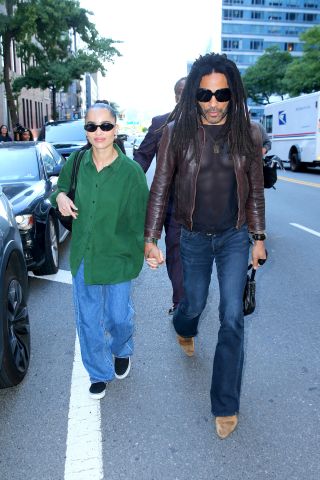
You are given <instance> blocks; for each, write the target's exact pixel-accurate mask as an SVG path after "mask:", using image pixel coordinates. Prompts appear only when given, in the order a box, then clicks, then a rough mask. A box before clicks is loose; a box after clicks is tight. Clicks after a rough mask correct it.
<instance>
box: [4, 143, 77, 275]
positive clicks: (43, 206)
mask: <svg viewBox="0 0 320 480" xmlns="http://www.w3.org/2000/svg"><path fill="white" fill-rule="evenodd" d="M64 163H65V159H64V158H63V157H62V156H61V155H60V154H59V153H58V152H57V151H56V150H55V149H54V147H53V146H52V145H50V144H49V143H47V142H7V143H3V144H0V185H1V186H2V189H3V191H4V193H5V194H6V195H7V197H8V198H9V200H10V202H11V204H12V208H13V211H14V215H15V218H16V222H17V224H18V228H19V231H20V235H21V239H22V245H23V250H24V255H25V260H26V264H27V267H28V270H32V271H33V272H34V274H36V275H48V274H52V273H56V272H57V271H58V268H59V248H58V246H59V242H61V241H63V240H64V239H65V238H66V236H67V234H68V231H67V230H65V229H64V228H63V226H62V225H61V224H60V222H59V221H58V219H57V217H56V215H55V210H54V208H53V207H52V205H51V203H50V201H49V196H50V195H51V194H52V193H53V192H54V191H55V190H56V188H57V181H58V175H59V173H60V170H61V168H62V166H63V165H64Z"/></svg>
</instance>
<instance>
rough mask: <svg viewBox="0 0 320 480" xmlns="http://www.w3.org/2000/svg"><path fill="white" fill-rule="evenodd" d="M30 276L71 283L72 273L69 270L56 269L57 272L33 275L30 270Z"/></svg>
mask: <svg viewBox="0 0 320 480" xmlns="http://www.w3.org/2000/svg"><path fill="white" fill-rule="evenodd" d="M29 276H30V277H34V278H39V279H40V280H51V281H52V282H60V283H68V284H69V285H72V275H71V272H70V271H69V270H58V272H57V273H54V274H53V275H39V276H38V275H34V274H33V273H32V272H29Z"/></svg>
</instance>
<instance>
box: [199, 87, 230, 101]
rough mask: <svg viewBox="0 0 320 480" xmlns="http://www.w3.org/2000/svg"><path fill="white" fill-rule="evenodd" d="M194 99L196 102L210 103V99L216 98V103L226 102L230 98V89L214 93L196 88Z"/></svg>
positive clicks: (222, 89)
mask: <svg viewBox="0 0 320 480" xmlns="http://www.w3.org/2000/svg"><path fill="white" fill-rule="evenodd" d="M196 97H197V100H198V102H210V100H211V98H212V97H216V100H217V101H218V102H228V101H229V100H230V98H231V91H230V88H220V89H219V90H216V91H215V92H212V91H211V90H208V89H207V88H198V91H197V95H196Z"/></svg>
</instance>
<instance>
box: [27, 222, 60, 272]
mask: <svg viewBox="0 0 320 480" xmlns="http://www.w3.org/2000/svg"><path fill="white" fill-rule="evenodd" d="M44 242H45V245H44V254H45V260H44V263H43V264H42V265H41V267H39V268H38V269H37V270H34V271H33V273H34V274H35V275H51V274H53V273H57V271H58V269H59V240H58V225H57V223H56V222H55V220H54V218H53V217H52V215H49V217H48V222H47V226H46V232H45V239H44Z"/></svg>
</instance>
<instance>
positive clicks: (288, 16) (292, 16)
mask: <svg viewBox="0 0 320 480" xmlns="http://www.w3.org/2000/svg"><path fill="white" fill-rule="evenodd" d="M297 17H298V14H297V13H291V12H289V13H286V20H290V21H291V22H293V21H294V20H297Z"/></svg>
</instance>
